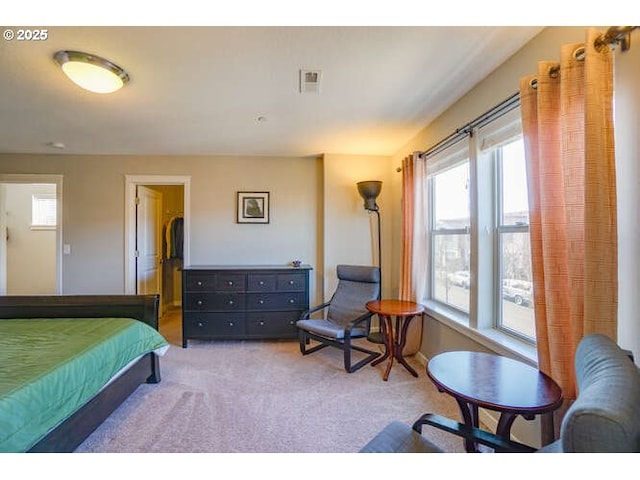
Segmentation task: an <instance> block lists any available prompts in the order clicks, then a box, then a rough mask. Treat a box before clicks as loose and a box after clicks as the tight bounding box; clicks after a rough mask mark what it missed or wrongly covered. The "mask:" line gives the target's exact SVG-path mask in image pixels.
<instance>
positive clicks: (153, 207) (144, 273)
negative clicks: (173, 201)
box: [136, 185, 162, 306]
mask: <svg viewBox="0 0 640 480" xmlns="http://www.w3.org/2000/svg"><path fill="white" fill-rule="evenodd" d="M161 266H162V194H161V193H160V192H156V191H154V190H151V189H150V188H147V187H143V186H142V185H138V186H137V189H136V293H137V294H139V295H149V294H158V295H159V294H160V292H162V284H161V282H162V268H161ZM160 306H162V301H160Z"/></svg>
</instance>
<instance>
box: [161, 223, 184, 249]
mask: <svg viewBox="0 0 640 480" xmlns="http://www.w3.org/2000/svg"><path fill="white" fill-rule="evenodd" d="M162 247H163V248H162V251H163V252H164V258H166V259H171V258H180V259H181V258H182V252H183V248H184V218H182V217H181V216H175V217H173V218H171V219H170V220H169V222H167V224H166V225H165V226H164V232H163V246H162Z"/></svg>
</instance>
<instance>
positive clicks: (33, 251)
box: [0, 175, 62, 295]
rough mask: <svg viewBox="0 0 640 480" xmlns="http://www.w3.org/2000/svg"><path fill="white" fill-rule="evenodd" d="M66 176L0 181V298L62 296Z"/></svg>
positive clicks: (7, 177) (11, 177) (6, 177)
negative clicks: (1, 296) (64, 187)
mask: <svg viewBox="0 0 640 480" xmlns="http://www.w3.org/2000/svg"><path fill="white" fill-rule="evenodd" d="M61 226H62V176H60V175H0V295H53V294H59V293H62V261H61V250H62V246H61V243H62V242H61V239H62V227H61Z"/></svg>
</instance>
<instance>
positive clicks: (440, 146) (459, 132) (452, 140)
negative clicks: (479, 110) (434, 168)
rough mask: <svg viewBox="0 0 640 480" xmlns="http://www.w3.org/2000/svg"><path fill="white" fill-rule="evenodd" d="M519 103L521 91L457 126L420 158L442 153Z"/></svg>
mask: <svg viewBox="0 0 640 480" xmlns="http://www.w3.org/2000/svg"><path fill="white" fill-rule="evenodd" d="M518 105H520V92H516V93H514V94H513V95H511V96H510V97H508V98H506V99H505V100H503V101H502V102H500V103H498V104H496V105H494V106H493V107H491V108H490V109H489V110H487V111H486V112H485V113H483V114H482V115H480V116H479V117H477V118H475V119H473V120H471V121H470V122H469V123H467V124H466V125H464V126H462V127H460V128H457V129H456V131H455V132H453V133H452V134H450V135H449V136H448V137H446V138H444V139H443V140H440V141H439V142H438V143H436V144H435V145H432V146H431V147H429V148H428V149H427V150H425V151H424V152H420V153H419V156H420V158H424V157H428V156H430V155H435V154H436V153H440V152H441V151H443V150H446V149H447V148H449V147H451V146H452V145H455V144H456V143H458V142H459V141H461V140H463V139H464V138H466V137H468V136H470V135H472V132H473V129H474V128H478V127H482V126H483V125H486V124H487V123H488V122H490V121H491V120H494V119H495V118H498V117H500V116H502V115H504V114H505V113H508V112H510V111H511V110H513V109H514V108H516V107H517V106H518Z"/></svg>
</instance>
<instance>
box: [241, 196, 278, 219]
mask: <svg viewBox="0 0 640 480" xmlns="http://www.w3.org/2000/svg"><path fill="white" fill-rule="evenodd" d="M269 208H270V206H269V192H237V193H236V223H269V221H270V215H269Z"/></svg>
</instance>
